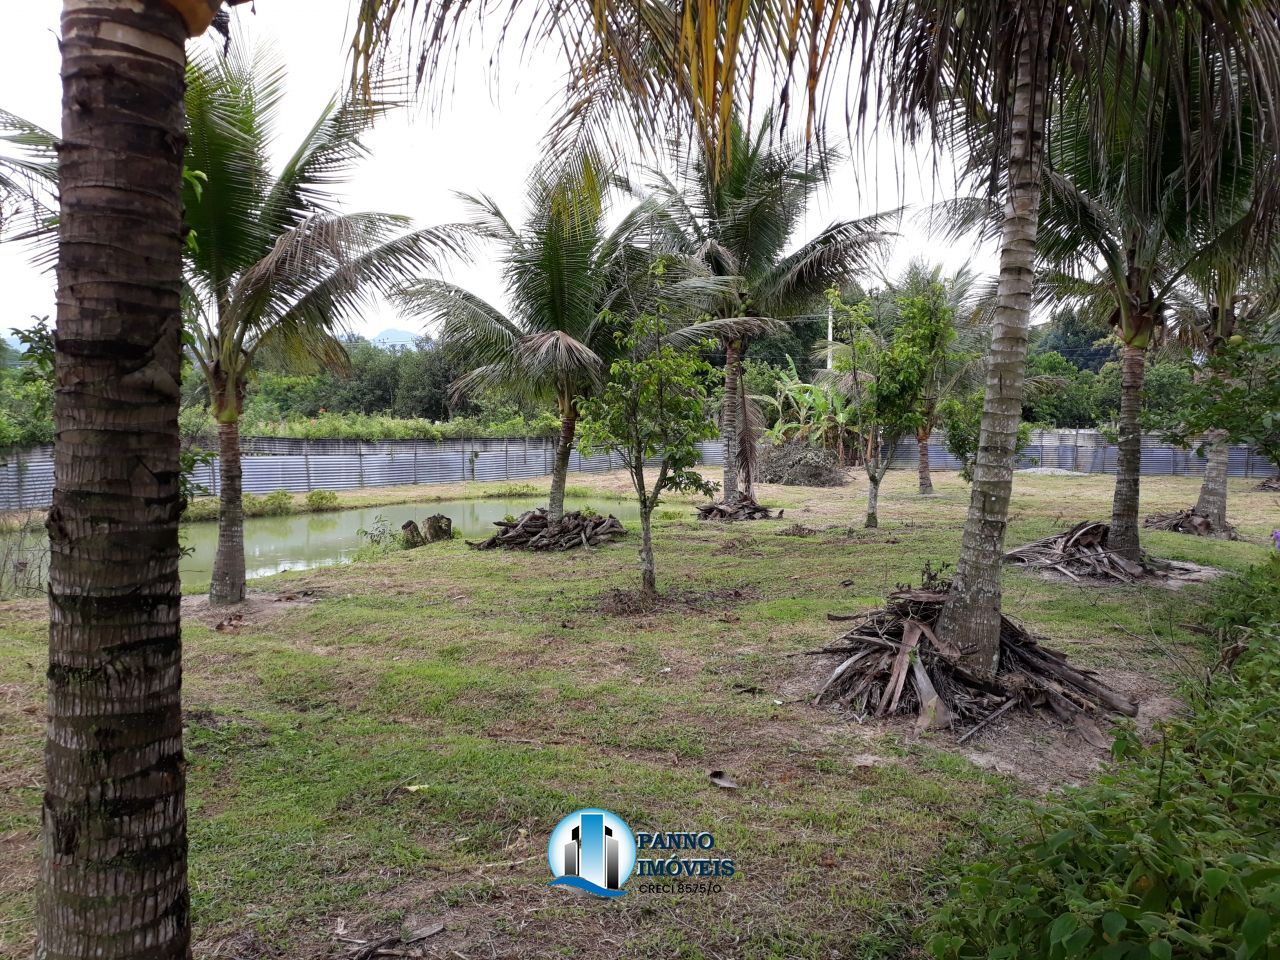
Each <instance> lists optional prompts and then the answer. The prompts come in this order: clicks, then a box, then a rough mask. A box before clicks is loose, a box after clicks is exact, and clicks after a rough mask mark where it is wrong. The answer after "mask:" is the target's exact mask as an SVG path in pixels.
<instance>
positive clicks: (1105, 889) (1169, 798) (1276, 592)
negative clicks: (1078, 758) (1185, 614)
mask: <svg viewBox="0 0 1280 960" xmlns="http://www.w3.org/2000/svg"><path fill="white" fill-rule="evenodd" d="M1268 611H1269V612H1268ZM1277 612H1280V558H1276V557H1273V558H1272V560H1271V561H1270V562H1269V564H1267V565H1264V566H1263V567H1261V568H1257V569H1255V570H1253V571H1252V572H1251V573H1250V574H1249V575H1248V576H1246V577H1244V578H1239V579H1237V580H1235V581H1234V582H1232V583H1229V584H1228V585H1226V586H1225V587H1224V588H1222V589H1221V591H1220V594H1219V601H1218V603H1217V604H1216V605H1215V608H1214V612H1213V614H1212V615H1211V617H1210V622H1211V623H1217V624H1218V625H1219V626H1220V627H1222V628H1224V629H1230V630H1232V631H1234V632H1235V635H1236V636H1244V637H1245V638H1247V639H1249V640H1250V641H1251V643H1250V648H1249V652H1247V653H1246V654H1245V655H1244V657H1243V658H1242V659H1241V661H1240V662H1239V668H1238V672H1237V674H1236V675H1231V674H1229V673H1227V672H1218V673H1217V674H1216V675H1215V676H1214V677H1213V678H1212V680H1210V681H1209V683H1208V684H1207V685H1206V686H1203V687H1198V688H1193V689H1189V690H1187V691H1186V695H1187V697H1188V699H1189V700H1191V701H1192V702H1193V703H1194V704H1195V706H1196V708H1197V709H1196V711H1195V713H1194V714H1193V715H1192V716H1190V717H1189V718H1176V719H1173V720H1171V721H1169V722H1168V723H1166V724H1165V725H1164V728H1163V730H1162V738H1161V741H1160V742H1159V743H1157V744H1155V745H1152V746H1143V745H1141V744H1139V743H1138V742H1137V741H1136V740H1135V739H1134V738H1133V736H1132V735H1131V734H1130V733H1128V732H1127V731H1122V733H1121V734H1120V735H1119V736H1118V737H1117V738H1116V743H1115V747H1114V748H1113V753H1114V754H1115V755H1116V758H1117V760H1118V761H1120V762H1119V763H1118V764H1117V765H1116V766H1114V767H1113V768H1112V769H1111V770H1110V771H1109V772H1108V773H1107V774H1106V775H1104V776H1103V777H1102V778H1100V780H1099V782H1098V783H1096V784H1094V785H1092V786H1089V787H1086V788H1084V789H1081V790H1075V791H1070V792H1067V793H1066V794H1064V795H1063V796H1062V797H1061V798H1059V799H1056V800H1051V801H1049V802H1047V803H1046V804H1045V805H1043V806H1042V807H1040V808H1039V809H1038V810H1036V811H1034V812H1032V813H1031V814H1030V815H1029V817H1028V818H1026V819H1025V820H1024V821H1023V822H1022V823H1021V826H1020V828H1019V829H1018V830H1017V831H1016V834H1015V836H1013V837H1010V838H1004V839H997V840H994V841H992V849H991V851H990V853H989V855H988V856H987V857H986V858H984V859H983V860H982V861H981V862H978V863H974V864H972V865H971V866H969V867H968V868H967V869H966V870H965V871H964V872H963V874H962V875H961V877H960V878H959V882H958V885H957V889H956V891H955V892H954V895H953V896H952V898H951V899H950V900H949V902H948V903H947V905H946V906H945V907H944V908H943V910H942V911H941V913H940V915H939V916H938V918H937V926H936V932H935V934H934V936H933V937H932V939H931V940H930V942H929V950H930V952H931V953H932V954H933V956H934V957H937V958H943V960H968V958H979V957H1004V958H1032V957H1039V958H1045V960H1056V958H1068V957H1080V958H1089V960H1095V958H1096V960H1112V958H1116V960H1119V958H1126V960H1127V958H1138V957H1141V958H1152V960H1161V958H1172V957H1174V956H1177V957H1221V958H1224V960H1225V958H1272V957H1277V956H1280V923H1273V921H1272V918H1273V917H1276V916H1280V802H1278V795H1280V651H1278V649H1277V644H1278V643H1280V628H1277V626H1276V624H1277V619H1276V615H1277Z"/></svg>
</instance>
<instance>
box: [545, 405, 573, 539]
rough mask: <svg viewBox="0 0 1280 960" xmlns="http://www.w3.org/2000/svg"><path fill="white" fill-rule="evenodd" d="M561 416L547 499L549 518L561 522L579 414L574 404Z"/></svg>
mask: <svg viewBox="0 0 1280 960" xmlns="http://www.w3.org/2000/svg"><path fill="white" fill-rule="evenodd" d="M568 410H569V412H568V413H566V414H564V416H562V417H561V418H560V435H559V436H558V437H557V438H556V460H555V463H554V464H553V465H552V467H551V496H550V497H549V498H548V501H547V520H548V522H549V523H559V522H560V520H561V518H562V517H564V488H565V484H566V482H567V480H568V477H569V454H570V453H572V452H573V436H574V433H575V432H576V431H577V429H578V415H577V413H576V412H575V411H574V409H573V407H572V405H570V406H569V408H568Z"/></svg>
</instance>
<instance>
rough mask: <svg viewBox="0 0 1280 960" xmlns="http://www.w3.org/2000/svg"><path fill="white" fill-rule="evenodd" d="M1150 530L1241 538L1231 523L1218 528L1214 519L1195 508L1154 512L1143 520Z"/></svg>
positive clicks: (1233, 538) (1231, 538)
mask: <svg viewBox="0 0 1280 960" xmlns="http://www.w3.org/2000/svg"><path fill="white" fill-rule="evenodd" d="M1142 525H1143V526H1144V527H1146V528H1147V529H1148V530H1166V531H1169V532H1171V533H1187V534H1190V535H1191V536H1193V537H1222V538H1224V539H1226V540H1239V539H1240V534H1239V533H1237V532H1236V528H1235V527H1233V526H1232V525H1231V524H1229V523H1228V524H1227V525H1226V526H1224V527H1222V528H1221V529H1216V528H1215V527H1214V525H1213V521H1212V520H1210V519H1209V518H1208V517H1205V516H1202V515H1201V514H1198V513H1196V512H1195V510H1179V511H1177V512H1176V513H1153V514H1152V515H1151V516H1149V517H1147V518H1146V519H1145V520H1143V521H1142Z"/></svg>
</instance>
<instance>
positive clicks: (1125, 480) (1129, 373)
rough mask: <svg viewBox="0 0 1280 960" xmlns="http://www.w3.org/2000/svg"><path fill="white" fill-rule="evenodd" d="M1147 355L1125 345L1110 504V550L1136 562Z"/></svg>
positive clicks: (1108, 538) (1139, 552)
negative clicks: (1113, 485)
mask: <svg viewBox="0 0 1280 960" xmlns="http://www.w3.org/2000/svg"><path fill="white" fill-rule="evenodd" d="M1145 361H1146V351H1145V350H1143V349H1142V348H1141V347H1135V346H1133V345H1132V344H1126V345H1125V348H1124V358H1123V366H1122V372H1121V377H1120V443H1119V457H1118V458H1117V462H1116V489H1115V496H1114V497H1113V498H1112V501H1111V532H1110V533H1109V534H1107V548H1108V549H1109V550H1111V551H1112V552H1114V553H1116V554H1118V555H1119V556H1121V557H1124V558H1125V559H1126V560H1133V561H1137V560H1138V559H1140V557H1141V553H1142V547H1141V545H1140V544H1139V542H1138V496H1139V486H1140V482H1141V481H1140V477H1141V474H1142V425H1141V423H1140V422H1139V419H1138V418H1139V414H1141V412H1142V381H1143V379H1144V378H1145V376H1146V362H1145Z"/></svg>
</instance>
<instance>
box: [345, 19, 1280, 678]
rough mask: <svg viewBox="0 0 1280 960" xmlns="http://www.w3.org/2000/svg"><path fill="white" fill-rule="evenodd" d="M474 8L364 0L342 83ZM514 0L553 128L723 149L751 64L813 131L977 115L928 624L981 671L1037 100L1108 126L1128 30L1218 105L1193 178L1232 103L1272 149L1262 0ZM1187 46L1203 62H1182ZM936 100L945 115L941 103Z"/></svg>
mask: <svg viewBox="0 0 1280 960" xmlns="http://www.w3.org/2000/svg"><path fill="white" fill-rule="evenodd" d="M487 6H488V4H487V3H485V2H484V0H470V2H468V0H462V2H460V3H450V4H413V5H406V4H403V3H399V2H397V0H362V2H361V4H360V7H359V10H358V14H357V29H356V30H355V31H354V40H353V53H354V60H355V68H354V69H355V74H356V77H357V79H360V78H361V77H367V76H369V75H371V74H372V73H373V72H374V70H375V68H376V67H377V65H378V63H379V58H380V57H381V56H384V55H385V51H386V50H387V49H388V46H389V43H390V41H391V40H392V39H393V38H396V37H398V36H400V35H401V33H402V32H403V31H404V28H405V27H406V26H413V27H415V28H417V29H414V30H413V35H414V36H415V37H417V38H418V39H419V44H420V45H419V46H418V48H417V52H418V53H419V54H420V59H419V63H420V65H421V67H422V71H421V76H422V77H423V78H424V79H425V78H429V77H433V76H436V73H437V71H436V68H437V67H438V66H439V65H440V64H441V63H442V62H443V59H442V58H443V54H444V53H445V52H446V51H447V50H449V49H450V47H451V46H452V45H454V44H456V43H458V42H459V40H460V38H461V37H462V36H465V35H466V33H467V31H466V27H467V25H468V22H469V18H468V17H467V16H466V13H467V12H468V11H471V12H473V13H479V12H481V11H483V10H484V9H485V8H486V7H487ZM511 6H512V7H517V6H518V4H515V3H513V4H511ZM531 9H532V10H533V11H534V18H533V22H532V24H531V25H530V26H529V27H528V28H527V29H525V30H524V31H523V34H522V35H523V37H524V40H525V42H526V43H540V42H545V43H547V45H548V46H552V47H554V48H555V49H557V50H560V51H563V52H564V54H565V55H566V56H567V57H568V59H569V60H570V61H571V65H572V67H573V69H572V70H571V71H570V72H569V76H570V78H571V80H570V84H569V89H568V95H569V99H568V109H567V110H566V113H565V117H566V118H567V122H566V123H564V124H561V128H565V127H571V126H572V125H573V122H574V121H578V122H580V123H582V124H584V125H586V126H588V127H591V128H593V129H605V128H607V123H606V120H607V117H608V108H609V107H611V106H614V105H616V108H617V109H618V110H621V111H624V112H625V114H626V116H627V118H628V120H629V121H630V125H631V129H634V130H636V131H638V133H639V135H640V136H641V137H642V138H643V137H644V135H645V134H653V133H657V132H658V131H660V130H662V129H664V128H665V127H666V126H668V125H669V123H670V122H671V120H672V118H673V117H674V118H679V119H680V122H685V123H689V122H691V123H692V124H693V125H694V127H695V128H696V129H697V130H698V131H699V133H698V137H699V139H700V141H701V142H703V143H718V144H722V145H724V144H726V143H727V139H725V138H720V137H717V136H716V132H717V131H718V130H720V129H727V128H728V127H729V126H730V123H731V120H732V115H733V104H734V103H735V102H748V101H749V99H750V97H751V96H752V94H753V90H752V87H753V85H754V81H755V78H756V77H759V76H770V77H773V78H778V79H779V80H780V83H779V87H780V90H779V93H780V97H779V99H780V100H782V101H783V102H785V103H787V104H791V103H794V102H802V103H803V108H804V112H805V115H806V122H807V126H806V130H807V131H809V132H817V133H820V132H821V130H822V117H823V114H824V108H825V104H827V103H828V102H829V101H830V99H831V94H832V93H838V95H839V96H840V98H841V102H842V103H849V102H852V105H853V111H852V112H853V115H854V117H855V118H861V117H863V116H865V115H866V114H867V113H868V112H870V111H871V110H873V109H874V110H875V111H876V112H877V113H880V114H882V115H884V116H886V117H887V118H889V119H890V120H891V121H892V122H893V124H894V126H895V127H896V129H897V130H898V131H899V132H901V133H902V134H903V135H904V136H905V137H906V138H907V139H908V140H914V139H916V138H919V137H922V136H924V135H931V136H934V137H938V136H947V135H950V138H951V139H952V140H953V141H955V140H958V141H959V142H960V143H962V144H963V143H965V142H966V141H969V142H972V141H974V140H977V141H982V140H985V139H986V133H987V131H988V130H989V129H990V128H991V127H992V126H994V129H995V131H996V133H997V136H996V142H997V143H998V144H999V149H998V150H997V151H996V152H995V153H993V154H992V155H991V171H990V172H991V174H992V176H991V177H989V178H988V183H989V185H990V187H991V190H992V192H993V193H994V194H996V195H998V196H999V198H1000V199H1001V201H1002V209H1003V210H1004V218H1003V222H1002V225H1001V239H1000V247H1001V257H1000V272H999V281H998V287H997V307H996V312H995V320H994V324H993V329H992V337H991V348H990V356H989V359H988V363H987V368H986V400H985V403H984V407H983V422H982V438H981V441H980V453H979V458H978V463H977V464H976V467H975V477H974V484H973V489H972V494H971V500H970V509H969V518H968V521H967V522H966V524H965V532H964V537H963V540H962V543H961V550H960V558H959V562H958V564H957V571H956V576H955V578H954V582H953V585H952V588H951V591H950V594H949V596H948V600H947V602H946V604H945V607H944V610H943V613H942V616H941V619H940V620H939V624H938V629H939V630H940V631H941V632H942V633H944V634H945V635H946V636H947V637H948V638H949V639H950V640H951V642H953V643H954V644H955V645H956V646H957V648H958V649H960V650H961V651H962V661H963V663H964V665H965V667H966V668H967V669H969V670H972V671H975V672H977V673H979V674H989V673H992V672H994V671H995V670H996V668H997V666H998V661H999V650H1000V643H999V638H1000V624H1001V616H1000V598H1001V593H1000V574H1001V564H1002V558H1003V555H1004V534H1005V528H1006V526H1007V523H1008V514H1009V500H1010V495H1011V492H1012V478H1013V464H1014V457H1015V447H1016V443H1017V436H1018V421H1019V418H1020V416H1021V410H1022V399H1023V392H1024V384H1025V374H1026V355H1027V331H1028V327H1029V320H1030V315H1031V307H1032V280H1033V277H1034V275H1035V249H1036V236H1037V226H1038V221H1039V204H1040V181H1041V176H1040V175H1041V166H1042V161H1043V151H1044V146H1045V142H1046V139H1047V138H1049V137H1050V136H1051V134H1052V128H1051V126H1050V124H1049V123H1048V118H1049V114H1050V113H1051V111H1052V109H1053V108H1052V106H1051V105H1053V104H1058V103H1064V102H1067V100H1068V97H1067V87H1068V85H1071V86H1072V89H1073V91H1074V93H1073V95H1074V96H1081V97H1084V98H1085V100H1086V101H1087V102H1089V103H1090V104H1091V105H1093V107H1094V109H1091V110H1090V121H1091V123H1093V124H1094V125H1096V127H1097V128H1098V129H1099V130H1105V128H1106V127H1107V126H1108V124H1109V122H1110V114H1109V112H1108V110H1107V109H1105V107H1106V104H1107V103H1108V102H1110V103H1115V102H1123V100H1124V98H1125V96H1126V95H1127V94H1128V92H1129V91H1130V90H1131V89H1132V88H1133V85H1134V84H1135V83H1136V82H1137V81H1136V80H1135V79H1134V78H1135V77H1136V76H1137V74H1131V75H1123V76H1121V77H1119V78H1117V77H1116V76H1115V75H1114V74H1113V73H1111V72H1109V71H1107V70H1106V69H1105V68H1104V66H1105V63H1106V61H1107V52H1108V51H1110V50H1112V49H1114V48H1116V47H1117V46H1123V47H1126V48H1130V49H1132V48H1133V47H1135V46H1136V42H1135V38H1139V37H1141V38H1142V40H1143V47H1142V48H1141V49H1140V50H1138V55H1139V57H1140V60H1139V62H1143V61H1145V60H1150V61H1152V62H1158V63H1161V64H1163V65H1164V67H1165V74H1164V77H1163V82H1164V83H1165V84H1166V88H1167V90H1168V93H1169V96H1170V98H1171V99H1172V100H1173V101H1174V102H1175V103H1178V104H1185V103H1186V98H1185V97H1184V96H1183V95H1184V94H1185V93H1186V92H1187V91H1188V90H1189V89H1190V88H1191V87H1193V86H1199V87H1200V88H1201V92H1202V93H1203V94H1205V96H1206V97H1207V98H1214V99H1216V100H1217V102H1219V103H1221V104H1223V105H1224V109H1223V110H1221V111H1220V112H1219V113H1218V114H1217V115H1216V117H1215V122H1214V128H1213V131H1212V133H1213V135H1212V136H1208V137H1205V138H1203V139H1202V140H1201V141H1200V142H1199V143H1198V144H1197V150H1196V155H1195V157H1194V158H1193V165H1194V168H1195V173H1196V174H1197V176H1199V175H1202V174H1204V173H1207V172H1208V171H1210V170H1211V169H1212V168H1213V167H1214V165H1215V164H1216V162H1217V160H1218V158H1219V157H1221V156H1222V154H1223V153H1224V151H1227V150H1229V149H1230V145H1231V143H1232V142H1233V141H1234V137H1233V134H1234V132H1235V131H1237V130H1239V129H1240V126H1241V120H1242V110H1241V108H1242V105H1243V104H1246V103H1257V104H1260V105H1261V108H1260V109H1259V111H1258V116H1259V117H1260V118H1261V119H1260V121H1259V122H1258V124H1257V126H1258V129H1259V132H1260V135H1261V137H1262V138H1263V139H1265V140H1266V141H1268V142H1269V143H1271V144H1273V145H1275V144H1278V143H1280V125H1277V124H1276V123H1275V122H1274V118H1275V117H1276V116H1277V110H1276V106H1277V104H1276V98H1277V91H1276V89H1275V84H1274V82H1273V80H1274V78H1275V77H1276V76H1277V75H1280V24H1278V23H1277V22H1276V19H1275V17H1274V15H1273V14H1272V11H1271V9H1270V7H1269V5H1268V4H1267V3H1264V2H1262V0H1253V2H1239V0H1203V2H1200V3H1197V4H1195V5H1194V6H1184V5H1170V4H1167V3H1164V2H1159V0H1137V2H1130V0H1123V2H1121V0H1096V2H1088V3H1079V2H1076V0H1004V2H999V3H991V2H989V0H876V2H874V3H854V2H853V0H834V2H831V3H824V4H821V5H819V4H809V3H802V2H799V0H782V2H777V3H768V4H751V3H744V2H738V0H667V2H658V3H653V2H649V0H643V2H640V0H551V2H543V3H538V4H534V5H531ZM415 19H416V23H414V22H413V21H414V20H415ZM506 22H507V23H511V22H518V21H517V18H515V17H512V18H509V19H508V20H507V21H506ZM1192 48H1194V49H1196V50H1197V51H1201V52H1202V53H1203V54H1204V56H1202V57H1200V58H1191V57H1187V56H1186V54H1187V52H1188V50H1190V49H1192ZM854 59H858V60H860V61H861V65H862V69H861V70H860V71H859V77H860V80H859V81H857V83H858V86H859V88H860V89H859V90H858V93H859V94H860V95H858V96H856V97H853V98H851V99H846V96H845V95H846V94H847V93H848V91H849V87H850V84H851V82H853V81H851V78H850V75H849V73H848V66H849V63H850V61H852V60H854ZM1196 60H1199V62H1201V63H1203V62H1208V61H1209V60H1214V61H1215V63H1216V64H1221V63H1223V62H1226V61H1228V60H1229V61H1231V62H1232V63H1234V64H1235V65H1236V66H1237V67H1238V69H1236V70H1234V71H1223V70H1219V69H1211V70H1208V71H1203V72H1200V71H1198V70H1197V69H1196V66H1195V61H1196ZM797 77H798V78H800V79H799V81H798V82H796V83H793V82H792V80H793V79H794V78H797ZM1117 81H1118V82H1117ZM797 87H798V88H800V89H799V90H797V89H796V88H797ZM949 104H950V105H959V107H960V109H959V110H947V109H944V107H945V106H946V105H949ZM597 105H603V109H595V108H596V107H597ZM690 118H691V119H690ZM970 130H972V132H973V133H974V134H975V136H974V137H972V138H971V137H969V135H968V131H970ZM725 153H727V147H725V149H724V150H723V151H722V152H721V154H720V156H719V160H718V161H717V162H724V154H725ZM1192 179H1194V178H1192Z"/></svg>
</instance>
